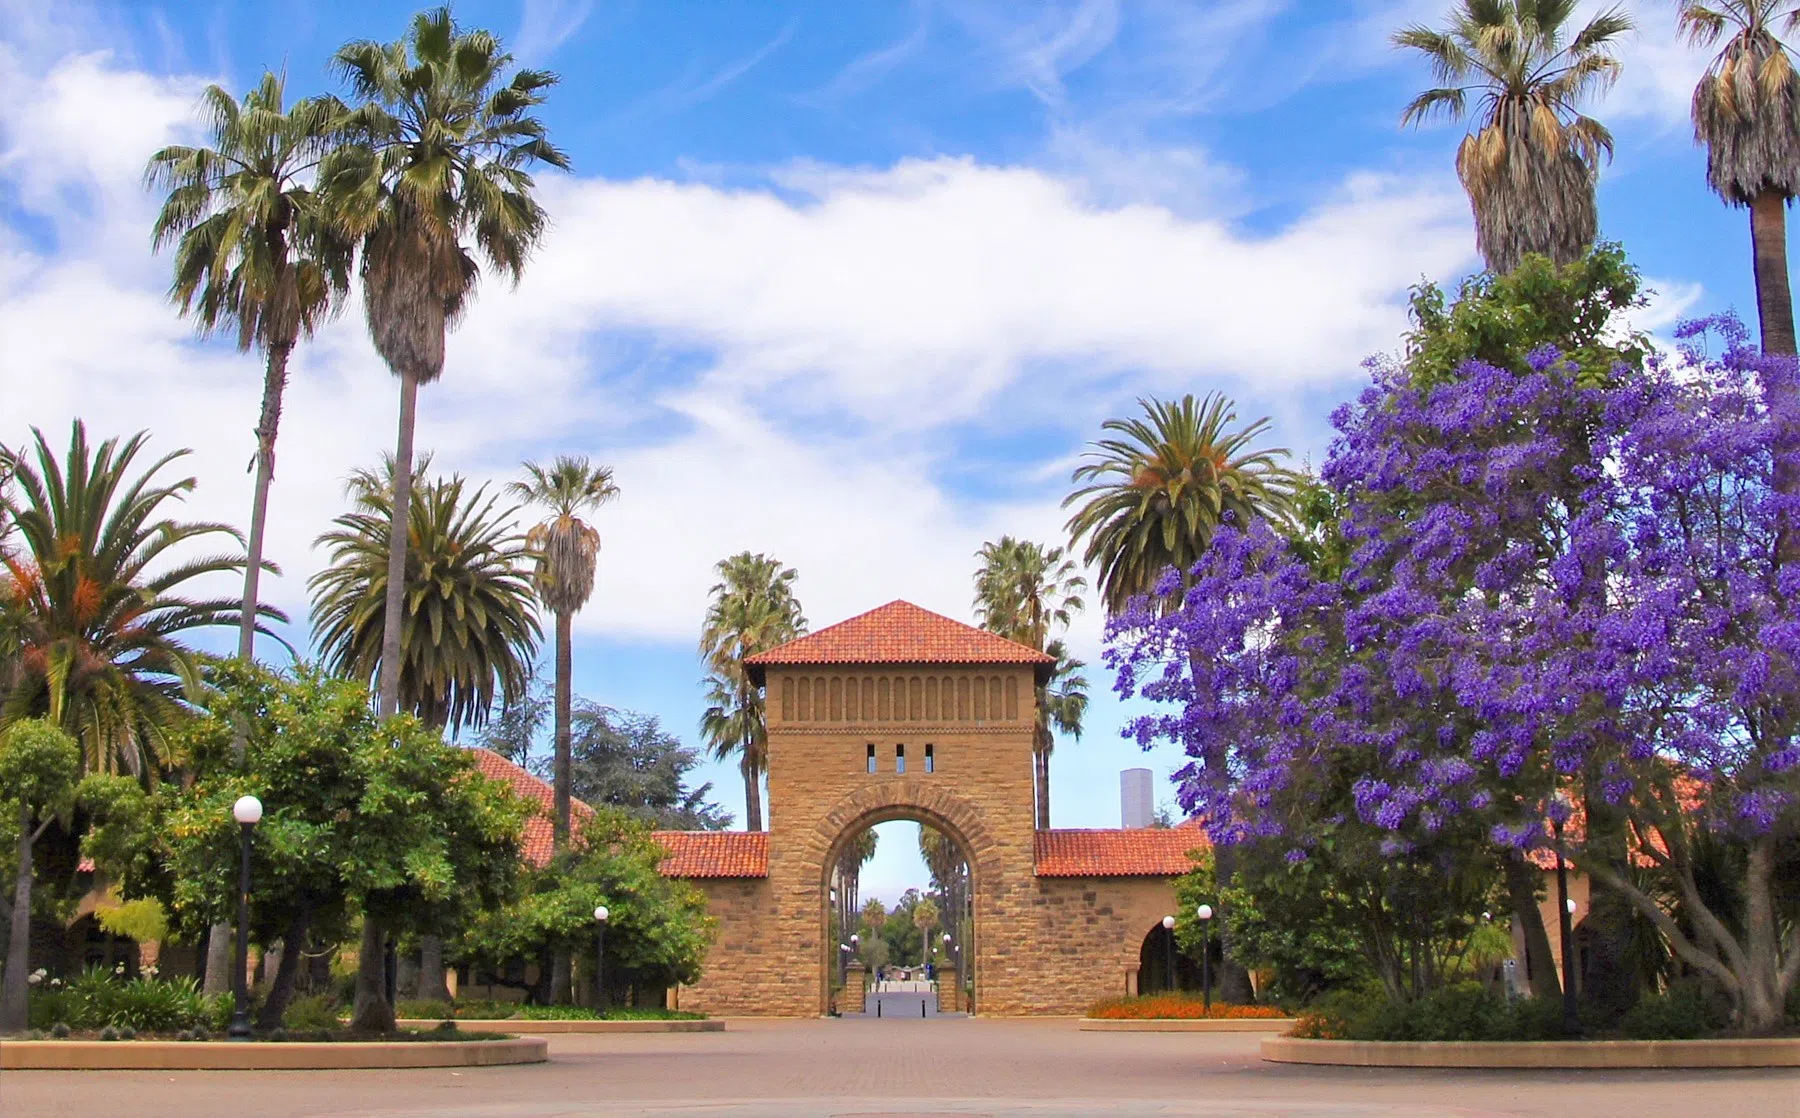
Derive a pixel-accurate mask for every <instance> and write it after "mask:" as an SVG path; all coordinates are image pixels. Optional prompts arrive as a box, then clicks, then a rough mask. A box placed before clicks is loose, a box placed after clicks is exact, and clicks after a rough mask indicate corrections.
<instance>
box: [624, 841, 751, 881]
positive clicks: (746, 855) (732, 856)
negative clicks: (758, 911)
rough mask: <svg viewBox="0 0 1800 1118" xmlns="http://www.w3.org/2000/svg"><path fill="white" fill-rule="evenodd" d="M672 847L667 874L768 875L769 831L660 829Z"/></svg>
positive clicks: (664, 866)
mask: <svg viewBox="0 0 1800 1118" xmlns="http://www.w3.org/2000/svg"><path fill="white" fill-rule="evenodd" d="M652 837H653V838H655V839H656V841H657V842H660V843H662V845H663V847H664V848H665V849H666V850H668V852H669V857H668V858H667V859H666V860H664V862H663V864H662V865H661V866H659V867H658V868H659V869H660V870H661V871H662V875H663V876H664V877H767V876H769V833H768V832H767V831H656V832H653V834H652Z"/></svg>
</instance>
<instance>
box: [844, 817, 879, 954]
mask: <svg viewBox="0 0 1800 1118" xmlns="http://www.w3.org/2000/svg"><path fill="white" fill-rule="evenodd" d="M879 838H880V836H879V835H877V834H876V833H875V828H873V827H865V828H863V829H862V830H861V831H859V832H858V833H857V835H856V837H855V838H853V839H851V840H850V842H849V843H848V844H846V845H845V847H844V852H843V853H842V854H840V855H838V861H837V865H836V866H834V867H832V876H833V877H834V878H836V879H837V894H838V924H839V928H838V942H840V943H848V942H850V934H851V933H852V932H854V931H855V930H856V918H857V914H858V912H859V911H860V907H859V904H858V902H859V901H860V900H861V898H860V896H859V891H860V889H861V886H862V868H863V867H864V866H866V865H868V864H869V860H870V859H871V858H873V857H875V845H876V842H877V841H878V840H879Z"/></svg>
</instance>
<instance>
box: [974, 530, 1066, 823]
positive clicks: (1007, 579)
mask: <svg viewBox="0 0 1800 1118" xmlns="http://www.w3.org/2000/svg"><path fill="white" fill-rule="evenodd" d="M975 557H976V558H977V559H978V560H980V562H981V565H980V566H979V567H978V568H976V571H975V616H976V618H977V619H978V620H979V621H980V622H981V627H982V628H984V629H988V630H991V631H993V632H996V633H999V634H1000V635H1001V636H1003V637H1005V638H1007V639H1008V640H1012V641H1017V642H1018V643H1020V644H1023V645H1026V646H1028V647H1031V648H1035V649H1037V650H1038V651H1039V652H1047V653H1049V654H1050V655H1051V656H1053V657H1055V658H1056V664H1055V665H1054V666H1053V667H1052V669H1051V671H1050V673H1049V676H1048V678H1047V680H1046V681H1045V682H1044V683H1043V684H1040V685H1039V686H1038V689H1037V701H1036V704H1035V705H1036V710H1037V738H1036V741H1035V743H1034V747H1033V750H1032V764H1033V768H1034V770H1035V776H1036V780H1035V783H1036V786H1037V788H1036V796H1037V803H1036V809H1037V811H1036V814H1037V828H1038V830H1040V831H1042V830H1048V829H1049V827H1050V754H1051V753H1052V752H1053V751H1054V750H1055V749H1056V734H1057V732H1058V731H1060V732H1062V733H1065V734H1069V735H1071V736H1073V737H1076V738H1079V737H1081V718H1082V715H1083V714H1084V713H1085V712H1086V710H1087V677H1085V676H1083V675H1081V674H1080V669H1081V668H1082V667H1083V666H1084V665H1083V664H1082V662H1081V661H1080V660H1076V659H1074V658H1073V657H1071V656H1069V654H1068V651H1067V650H1066V649H1065V648H1064V647H1063V643H1062V641H1061V640H1060V639H1058V636H1057V635H1058V634H1059V633H1061V632H1063V631H1065V630H1066V629H1067V628H1068V627H1069V622H1070V620H1071V619H1072V618H1073V617H1074V615H1075V614H1077V613H1080V612H1081V610H1082V609H1083V605H1084V604H1083V602H1082V600H1081V594H1082V592H1083V591H1085V590H1086V589H1087V580H1086V579H1084V578H1082V577H1081V576H1080V575H1078V574H1076V573H1075V570H1076V568H1075V561H1074V560H1073V559H1067V558H1064V556H1063V549H1062V548H1060V547H1052V548H1045V547H1044V546H1043V545H1041V544H1036V543H1033V542H1031V541H1030V540H1018V539H1014V538H1013V537H1011V536H1002V537H1000V539H999V540H998V541H990V542H988V543H985V544H982V545H981V550H980V551H979V552H977V553H976V556H975Z"/></svg>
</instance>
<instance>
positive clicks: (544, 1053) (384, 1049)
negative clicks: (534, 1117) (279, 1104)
mask: <svg viewBox="0 0 1800 1118" xmlns="http://www.w3.org/2000/svg"><path fill="white" fill-rule="evenodd" d="M549 1058H550V1045H549V1042H548V1041H544V1040H538V1039H535V1038H529V1037H526V1038H514V1039H511V1040H467V1041H450V1040H419V1041H396V1042H384V1041H378V1040H377V1041H366V1042H363V1041H356V1042H346V1043H331V1042H326V1043H310V1042H304V1041H295V1042H292V1043H272V1042H251V1043H244V1042H234V1041H204V1040H201V1041H177V1040H115V1041H103V1040H15V1041H6V1042H3V1043H0V1070H5V1071H28V1070H29V1071H51V1070H58V1071H102V1070H119V1069H132V1070H140V1071H175V1070H187V1071H340V1070H345V1069H352V1068H460V1067H493V1066H496V1065H499V1064H541V1063H543V1062H544V1061H546V1060H548V1059H549Z"/></svg>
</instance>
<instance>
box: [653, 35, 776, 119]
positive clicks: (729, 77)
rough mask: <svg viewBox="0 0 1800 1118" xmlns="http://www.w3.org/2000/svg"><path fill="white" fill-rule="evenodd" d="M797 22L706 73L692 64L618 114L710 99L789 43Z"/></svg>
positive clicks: (659, 112) (670, 109)
mask: <svg viewBox="0 0 1800 1118" xmlns="http://www.w3.org/2000/svg"><path fill="white" fill-rule="evenodd" d="M796 26H797V25H796V24H794V23H789V24H788V25H787V26H786V27H783V28H782V29H781V31H780V32H779V33H777V34H776V35H775V37H774V38H772V39H770V40H769V41H768V42H766V43H764V44H763V45H762V46H760V47H757V48H756V49H755V50H753V51H751V52H750V53H749V54H746V55H744V56H743V57H741V58H737V59H734V60H733V61H731V62H728V63H726V64H725V65H724V66H721V67H719V68H718V69H717V70H714V71H713V72H712V73H710V74H707V75H705V76H704V77H701V76H699V74H698V73H697V71H699V69H700V67H699V66H698V65H692V66H690V67H689V68H688V72H687V73H686V74H684V75H683V76H682V77H680V78H678V79H676V80H675V81H672V82H670V83H669V84H668V85H665V86H663V87H662V88H661V89H658V90H656V91H654V92H652V93H650V94H648V95H646V96H644V97H641V98H639V99H638V100H636V101H634V102H632V103H631V104H630V105H628V106H626V107H625V108H624V109H623V110H621V111H620V113H619V114H618V117H619V118H620V119H633V118H643V117H653V116H664V115H672V114H674V113H679V112H682V111H684V110H686V109H691V108H693V107H694V106H695V105H699V104H701V103H702V102H705V101H707V100H710V99H711V98H713V97H715V96H717V95H718V94H719V93H720V92H722V91H723V90H724V89H726V88H727V87H728V86H730V85H731V84H732V83H733V82H735V81H737V80H738V79H739V78H742V77H743V76H744V75H745V74H748V73H749V72H750V71H752V70H754V69H756V67H757V66H759V65H761V64H762V62H763V61H764V60H766V59H767V58H768V57H769V56H770V55H772V54H774V53H775V52H776V51H778V50H780V49H781V48H782V47H783V46H784V45H786V43H787V41H788V40H789V39H791V38H793V36H794V29H795V27H796Z"/></svg>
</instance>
